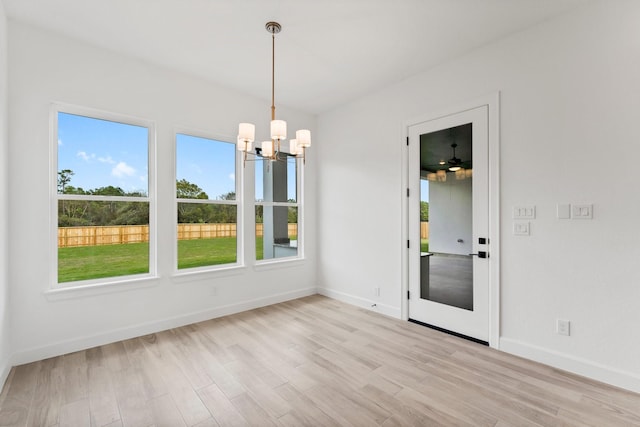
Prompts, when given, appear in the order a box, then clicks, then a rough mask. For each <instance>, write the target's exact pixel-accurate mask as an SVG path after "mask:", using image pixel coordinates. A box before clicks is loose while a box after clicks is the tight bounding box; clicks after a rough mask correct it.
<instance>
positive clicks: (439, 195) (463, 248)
mask: <svg viewBox="0 0 640 427" xmlns="http://www.w3.org/2000/svg"><path fill="white" fill-rule="evenodd" d="M472 182H473V181H472V180H471V179H462V180H460V179H455V177H454V176H453V174H448V175H447V180H446V181H445V182H429V252H441V253H447V254H458V255H469V254H470V253H471V251H472V250H473V245H472V242H471V239H472V238H473V231H472V226H471V224H472V217H471V214H472V194H471V190H472V188H471V183H472ZM458 240H462V242H458Z"/></svg>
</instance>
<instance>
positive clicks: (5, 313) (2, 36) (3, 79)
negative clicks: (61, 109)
mask: <svg viewBox="0 0 640 427" xmlns="http://www.w3.org/2000/svg"><path fill="white" fill-rule="evenodd" d="M7 33H8V29H7V17H6V14H5V10H4V4H3V2H2V0H0V235H3V236H6V235H7V230H8V228H9V220H8V219H7V217H8V215H7V214H8V197H9V196H8V171H7V169H8V160H7V157H8V144H9V136H8V115H9V113H8V110H9V104H8V100H7V98H8V96H7V91H8V74H9V73H8V51H9V49H8V45H7V38H8V36H7ZM8 258H9V243H8V241H7V239H2V241H1V242H0V272H1V273H0V390H2V387H3V386H4V383H5V381H6V380H7V377H8V376H9V371H10V370H11V340H10V338H11V337H10V336H9V334H10V329H9V321H10V313H9V274H8V272H7V270H8V266H9V259H8Z"/></svg>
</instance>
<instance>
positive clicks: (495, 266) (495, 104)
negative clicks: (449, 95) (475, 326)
mask: <svg viewBox="0 0 640 427" xmlns="http://www.w3.org/2000/svg"><path fill="white" fill-rule="evenodd" d="M483 106H487V109H488V115H489V117H488V132H489V135H488V139H489V141H488V144H489V234H488V237H489V246H488V251H489V255H490V256H489V258H488V259H487V261H488V262H489V307H488V309H489V346H491V347H493V348H499V346H500V343H499V338H500V92H495V93H492V94H489V95H485V96H482V97H478V98H475V99H472V100H469V101H467V102H463V103H461V104H458V105H454V106H451V107H447V108H443V109H441V110H437V111H433V112H430V113H427V114H424V115H421V116H419V117H415V118H413V119H410V120H405V121H404V122H403V124H402V132H403V138H402V140H403V149H402V187H401V192H400V194H401V195H402V199H403V202H402V240H401V244H402V248H403V250H402V279H401V280H402V281H401V287H400V288H401V289H400V290H401V294H400V298H401V301H402V303H401V316H402V319H403V320H408V319H409V299H408V298H407V295H408V291H409V248H408V247H407V242H408V241H409V240H410V239H409V197H408V188H409V146H408V144H407V143H404V141H408V138H409V128H410V127H411V126H414V125H417V124H420V123H423V122H427V121H431V120H436V119H439V118H442V117H446V116H450V115H453V114H457V113H461V112H463V111H468V110H472V109H474V108H478V107H483ZM411 244H418V245H419V244H420V243H419V242H411Z"/></svg>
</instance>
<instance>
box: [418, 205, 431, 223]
mask: <svg viewBox="0 0 640 427" xmlns="http://www.w3.org/2000/svg"><path fill="white" fill-rule="evenodd" d="M420 221H421V222H425V221H429V202H422V201H421V202H420Z"/></svg>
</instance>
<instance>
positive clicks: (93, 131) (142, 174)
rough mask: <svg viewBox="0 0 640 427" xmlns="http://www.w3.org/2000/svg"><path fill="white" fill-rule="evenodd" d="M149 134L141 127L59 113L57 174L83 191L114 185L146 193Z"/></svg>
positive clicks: (147, 186) (126, 189)
mask: <svg viewBox="0 0 640 427" xmlns="http://www.w3.org/2000/svg"><path fill="white" fill-rule="evenodd" d="M147 141H148V130H147V128H144V127H140V126H132V125H125V124H122V123H115V122H109V121H106V120H98V119H93V118H88V117H83V116H76V115H73V114H66V113H58V171H60V170H63V169H71V170H72V171H73V172H74V175H73V176H72V177H71V182H70V183H69V184H68V185H72V186H74V187H82V188H83V189H85V190H90V189H95V188H99V187H106V186H108V185H113V186H114V187H121V188H122V189H123V190H125V191H143V192H145V193H148V188H149V184H148V178H147V176H148V157H149V156H148V149H147Z"/></svg>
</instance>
